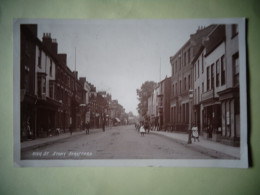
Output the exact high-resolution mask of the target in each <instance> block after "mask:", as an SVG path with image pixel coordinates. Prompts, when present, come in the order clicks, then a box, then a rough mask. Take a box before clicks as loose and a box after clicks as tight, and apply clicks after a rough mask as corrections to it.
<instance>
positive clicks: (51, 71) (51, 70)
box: [50, 59, 52, 76]
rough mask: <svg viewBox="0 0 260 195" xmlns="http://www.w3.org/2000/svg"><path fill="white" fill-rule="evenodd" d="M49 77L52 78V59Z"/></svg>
mask: <svg viewBox="0 0 260 195" xmlns="http://www.w3.org/2000/svg"><path fill="white" fill-rule="evenodd" d="M50 76H52V59H51V60H50Z"/></svg>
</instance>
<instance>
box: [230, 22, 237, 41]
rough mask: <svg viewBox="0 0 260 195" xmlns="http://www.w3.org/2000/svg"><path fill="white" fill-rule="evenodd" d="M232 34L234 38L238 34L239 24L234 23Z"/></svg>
mask: <svg viewBox="0 0 260 195" xmlns="http://www.w3.org/2000/svg"><path fill="white" fill-rule="evenodd" d="M231 33H232V35H231V38H233V37H234V36H236V35H237V34H238V26H237V24H232V32H231Z"/></svg>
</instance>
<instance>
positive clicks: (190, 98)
mask: <svg viewBox="0 0 260 195" xmlns="http://www.w3.org/2000/svg"><path fill="white" fill-rule="evenodd" d="M192 99H193V89H190V90H189V100H190V116H189V129H188V131H189V139H188V144H191V143H192V142H191V133H192V130H191V128H192V124H191V123H192V113H191V111H192V109H191V107H192Z"/></svg>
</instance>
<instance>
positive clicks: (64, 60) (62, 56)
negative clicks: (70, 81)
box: [57, 54, 67, 66]
mask: <svg viewBox="0 0 260 195" xmlns="http://www.w3.org/2000/svg"><path fill="white" fill-rule="evenodd" d="M57 57H58V59H59V62H60V63H61V64H62V66H67V54H58V55H57Z"/></svg>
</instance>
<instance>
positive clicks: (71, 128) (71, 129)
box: [69, 124, 73, 135]
mask: <svg viewBox="0 0 260 195" xmlns="http://www.w3.org/2000/svg"><path fill="white" fill-rule="evenodd" d="M69 129H70V135H72V131H73V127H72V124H70V128H69Z"/></svg>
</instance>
